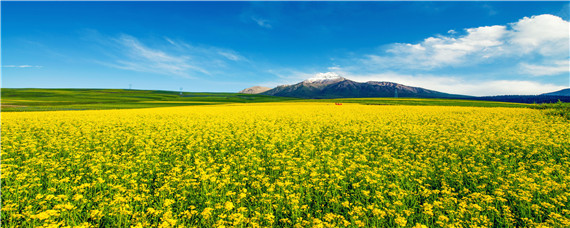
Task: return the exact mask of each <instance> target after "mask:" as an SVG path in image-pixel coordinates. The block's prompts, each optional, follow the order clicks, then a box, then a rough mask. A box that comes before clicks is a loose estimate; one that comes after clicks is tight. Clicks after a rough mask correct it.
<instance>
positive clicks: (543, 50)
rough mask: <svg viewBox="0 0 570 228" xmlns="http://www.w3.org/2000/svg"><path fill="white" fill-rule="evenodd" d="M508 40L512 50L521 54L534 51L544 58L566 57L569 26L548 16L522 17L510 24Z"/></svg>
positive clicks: (556, 18)
mask: <svg viewBox="0 0 570 228" xmlns="http://www.w3.org/2000/svg"><path fill="white" fill-rule="evenodd" d="M511 26H512V31H511V32H510V34H509V35H510V36H509V37H508V39H509V40H510V42H512V44H514V45H513V48H517V49H518V50H520V51H522V52H523V53H529V52H533V51H536V52H538V53H540V54H541V55H544V56H551V55H560V54H561V55H565V56H568V52H569V51H570V50H569V43H570V40H569V39H570V27H569V26H570V24H569V23H568V21H565V20H563V19H562V18H560V17H558V16H554V15H550V14H544V15H538V16H532V17H530V18H529V17H524V18H523V19H521V20H519V21H518V22H516V23H512V24H511Z"/></svg>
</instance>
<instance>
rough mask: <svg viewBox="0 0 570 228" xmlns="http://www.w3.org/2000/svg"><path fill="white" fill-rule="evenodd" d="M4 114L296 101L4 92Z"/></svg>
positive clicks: (60, 91) (113, 92)
mask: <svg viewBox="0 0 570 228" xmlns="http://www.w3.org/2000/svg"><path fill="white" fill-rule="evenodd" d="M1 94H2V102H1V103H2V111H4V112H10V111H57V110H94V109H129V108H154V107H170V106H188V105H212V104H224V103H251V102H278V101H287V100H294V99H293V98H283V97H272V96H265V95H250V94H239V93H183V94H182V95H180V93H179V92H174V91H160V90H124V89H2V91H1Z"/></svg>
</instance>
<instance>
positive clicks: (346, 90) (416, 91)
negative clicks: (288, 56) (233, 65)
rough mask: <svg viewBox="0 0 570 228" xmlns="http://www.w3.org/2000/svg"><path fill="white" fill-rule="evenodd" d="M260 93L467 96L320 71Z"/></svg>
mask: <svg viewBox="0 0 570 228" xmlns="http://www.w3.org/2000/svg"><path fill="white" fill-rule="evenodd" d="M261 94H265V95H272V96H281V97H298V98H358V97H394V96H398V97H425V98H462V97H467V96H462V95H454V94H447V93H442V92H438V91H434V90H428V89H424V88H419V87H411V86H406V85H402V84H398V83H393V82H372V81H371V82H364V83H361V82H355V81H352V80H348V79H346V78H343V77H341V76H340V75H339V74H337V73H333V72H328V73H319V74H317V75H315V77H312V78H309V79H307V80H304V81H302V82H299V83H297V84H294V85H282V86H278V87H276V88H273V89H271V90H269V91H266V92H263V93H261Z"/></svg>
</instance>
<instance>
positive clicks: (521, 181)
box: [0, 103, 570, 227]
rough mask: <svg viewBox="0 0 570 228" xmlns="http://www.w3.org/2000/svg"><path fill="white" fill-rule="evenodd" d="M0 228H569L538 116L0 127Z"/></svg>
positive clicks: (260, 109) (70, 116)
mask: <svg viewBox="0 0 570 228" xmlns="http://www.w3.org/2000/svg"><path fill="white" fill-rule="evenodd" d="M1 153H2V164H1V182H2V183H1V184H2V196H1V197H2V209H1V216H2V219H1V224H0V225H1V226H2V227H538V226H543V227H570V206H569V202H568V199H569V198H570V175H569V172H570V161H569V158H570V123H569V122H568V121H567V120H565V119H563V118H561V117H555V116H547V115H544V114H543V113H542V112H540V111H539V110H531V109H517V108H473V107H430V106H373V105H357V104H345V105H342V106H335V105H334V104H325V103H274V104H246V105H242V104H240V105H217V106H191V107H174V108H154V109H139V110H102V111H60V112H29V113H28V112H27V113H3V115H2V150H1Z"/></svg>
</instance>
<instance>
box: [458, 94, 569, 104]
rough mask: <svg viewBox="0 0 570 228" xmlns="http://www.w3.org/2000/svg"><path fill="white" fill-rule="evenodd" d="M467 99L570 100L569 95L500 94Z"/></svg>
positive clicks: (534, 101) (554, 101)
mask: <svg viewBox="0 0 570 228" xmlns="http://www.w3.org/2000/svg"><path fill="white" fill-rule="evenodd" d="M468 99H469V100H481V101H501V102H514V103H528V104H532V103H537V104H542V103H556V102H558V101H562V102H570V96H552V95H502V96H486V97H470V98H468Z"/></svg>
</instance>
